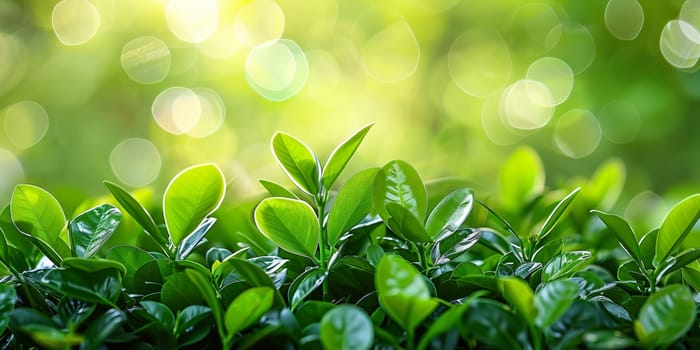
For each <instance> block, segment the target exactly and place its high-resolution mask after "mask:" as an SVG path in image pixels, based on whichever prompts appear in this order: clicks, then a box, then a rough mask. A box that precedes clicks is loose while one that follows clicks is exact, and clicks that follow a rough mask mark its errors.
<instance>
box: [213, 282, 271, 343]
mask: <svg viewBox="0 0 700 350" xmlns="http://www.w3.org/2000/svg"><path fill="white" fill-rule="evenodd" d="M273 301H274V292H273V290H272V288H270V287H256V288H251V289H248V290H246V291H244V292H243V293H241V294H240V295H239V296H237V297H236V299H234V300H233V302H232V303H231V305H229V307H228V308H227V309H226V314H225V316H224V322H225V324H226V332H227V334H228V336H229V337H233V336H234V335H235V334H236V333H238V332H240V331H242V330H244V329H246V328H247V327H249V326H250V325H252V324H253V323H255V322H257V321H258V320H259V319H260V317H262V315H264V314H265V313H266V312H267V311H268V310H270V307H272V303H273Z"/></svg>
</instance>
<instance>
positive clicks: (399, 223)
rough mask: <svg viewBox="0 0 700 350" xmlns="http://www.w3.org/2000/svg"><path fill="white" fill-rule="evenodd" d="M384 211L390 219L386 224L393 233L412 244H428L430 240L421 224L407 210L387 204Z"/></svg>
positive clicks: (396, 205) (394, 204)
mask: <svg viewBox="0 0 700 350" xmlns="http://www.w3.org/2000/svg"><path fill="white" fill-rule="evenodd" d="M386 210H387V212H388V213H389V215H390V217H389V220H388V222H387V224H388V226H389V228H391V230H392V231H394V233H396V234H398V235H400V236H402V237H404V238H406V239H407V240H409V241H414V242H430V241H432V238H431V237H430V235H428V232H426V231H425V228H424V227H423V224H421V222H420V221H418V219H417V218H416V217H415V216H414V215H413V213H412V212H410V211H409V210H408V209H406V208H404V207H402V206H400V205H398V204H396V203H387V205H386Z"/></svg>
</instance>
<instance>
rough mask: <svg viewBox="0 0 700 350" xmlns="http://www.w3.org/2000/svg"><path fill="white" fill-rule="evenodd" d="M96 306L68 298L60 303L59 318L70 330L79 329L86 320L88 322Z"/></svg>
mask: <svg viewBox="0 0 700 350" xmlns="http://www.w3.org/2000/svg"><path fill="white" fill-rule="evenodd" d="M95 308H96V305H95V304H93V303H88V302H85V301H82V300H78V299H73V298H71V297H66V298H63V299H61V302H59V303H58V317H59V318H60V319H61V321H62V322H63V323H64V324H65V325H66V326H67V328H69V329H77V327H78V326H80V325H81V324H82V323H83V322H84V321H85V320H87V318H88V317H90V315H92V313H93V311H95Z"/></svg>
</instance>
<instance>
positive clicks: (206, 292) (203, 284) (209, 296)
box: [185, 269, 225, 338]
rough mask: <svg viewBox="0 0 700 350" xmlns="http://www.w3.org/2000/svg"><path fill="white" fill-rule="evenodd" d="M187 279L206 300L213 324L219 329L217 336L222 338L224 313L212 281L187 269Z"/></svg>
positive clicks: (195, 271)
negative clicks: (212, 317) (212, 316)
mask: <svg viewBox="0 0 700 350" xmlns="http://www.w3.org/2000/svg"><path fill="white" fill-rule="evenodd" d="M185 273H186V274H187V277H189V278H190V280H192V284H194V286H195V288H197V289H198V290H199V292H200V293H202V297H203V298H204V300H206V302H207V304H209V307H210V308H211V312H212V314H213V315H214V322H216V327H217V329H219V335H220V336H221V337H222V338H223V333H222V331H223V329H224V327H225V326H224V312H223V307H222V306H221V303H220V302H219V299H218V298H217V296H216V290H215V289H214V287H213V286H212V280H211V277H210V276H204V275H203V274H202V273H200V272H199V271H197V270H194V269H188V270H185Z"/></svg>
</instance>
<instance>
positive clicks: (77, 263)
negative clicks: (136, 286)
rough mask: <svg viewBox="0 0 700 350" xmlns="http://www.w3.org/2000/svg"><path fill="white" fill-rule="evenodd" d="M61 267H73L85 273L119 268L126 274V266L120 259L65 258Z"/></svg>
mask: <svg viewBox="0 0 700 350" xmlns="http://www.w3.org/2000/svg"><path fill="white" fill-rule="evenodd" d="M61 267H65V268H73V269H78V270H80V271H83V272H85V273H90V274H92V273H99V272H100V271H102V270H117V271H119V273H120V274H121V275H124V274H126V266H124V265H123V264H122V263H120V262H118V261H113V260H107V259H97V258H92V259H87V258H73V257H69V258H65V259H63V262H62V263H61Z"/></svg>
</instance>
